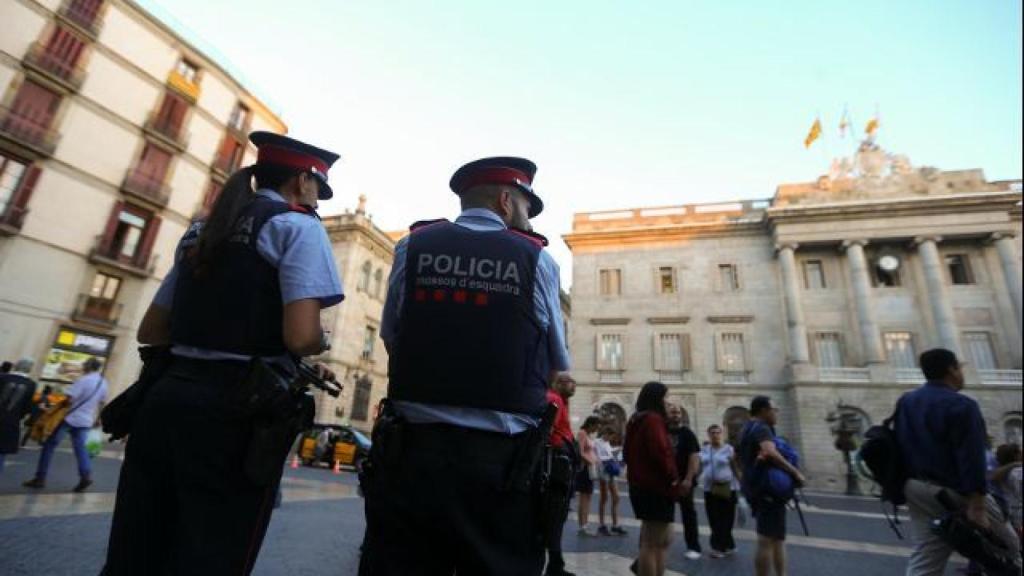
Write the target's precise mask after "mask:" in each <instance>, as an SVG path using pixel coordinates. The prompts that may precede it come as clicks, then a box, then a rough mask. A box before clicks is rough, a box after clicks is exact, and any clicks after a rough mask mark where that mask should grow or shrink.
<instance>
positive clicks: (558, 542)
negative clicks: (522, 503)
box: [544, 448, 575, 576]
mask: <svg viewBox="0 0 1024 576" xmlns="http://www.w3.org/2000/svg"><path fill="white" fill-rule="evenodd" d="M553 450H555V453H556V456H553V457H552V460H551V462H552V463H551V466H552V469H551V477H550V479H549V486H548V493H547V494H545V495H544V497H545V498H546V499H547V505H546V506H545V507H544V513H545V515H546V518H545V519H544V524H545V530H546V531H545V541H544V545H545V547H546V548H547V551H548V564H547V568H546V569H545V570H544V572H545V574H548V575H551V576H555V575H558V574H562V573H564V572H565V558H563V557H562V531H563V529H564V528H565V521H566V519H567V518H568V517H569V502H570V500H572V494H573V478H574V476H575V475H574V474H573V471H572V469H573V465H572V460H573V456H572V455H571V454H569V453H568V451H566V450H564V449H562V448H554V449H553Z"/></svg>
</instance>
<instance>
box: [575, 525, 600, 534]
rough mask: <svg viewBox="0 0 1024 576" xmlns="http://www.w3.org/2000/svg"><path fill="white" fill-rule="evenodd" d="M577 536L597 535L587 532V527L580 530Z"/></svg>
mask: <svg viewBox="0 0 1024 576" xmlns="http://www.w3.org/2000/svg"><path fill="white" fill-rule="evenodd" d="M576 535H577V536H595V534H594V533H593V532H591V531H590V530H587V527H586V526H581V527H580V529H579V530H577V531H576Z"/></svg>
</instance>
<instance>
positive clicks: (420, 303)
mask: <svg viewBox="0 0 1024 576" xmlns="http://www.w3.org/2000/svg"><path fill="white" fill-rule="evenodd" d="M542 248H543V243H542V241H541V240H539V239H538V238H535V237H531V236H530V235H529V234H527V233H524V232H519V231H515V230H495V231H474V230H470V229H468V228H465V227H463V226H459V225H457V224H453V223H451V222H448V221H446V220H441V221H435V222H429V223H424V224H422V225H414V226H413V228H412V233H411V234H410V236H409V243H408V251H407V253H406V257H405V300H404V302H403V305H402V306H403V308H402V317H401V321H400V322H399V326H398V331H397V334H396V338H395V341H394V343H393V344H392V350H391V351H390V352H391V353H390V354H389V357H388V369H389V380H390V382H389V389H388V395H389V396H390V397H391V398H392V399H394V400H402V401H410V402H420V403H425V404H442V405H448V406H463V407H470V408H482V409H488V410H496V411H500V412H513V413H518V414H529V415H536V414H539V413H540V412H541V411H542V410H543V407H544V402H545V392H546V390H547V379H548V373H549V371H550V361H549V358H548V348H547V333H546V331H545V330H543V329H542V328H541V325H540V322H539V321H538V319H537V312H536V309H535V307H534V301H533V293H534V285H535V284H534V277H535V275H536V270H537V259H538V258H539V257H540V251H541V249H542Z"/></svg>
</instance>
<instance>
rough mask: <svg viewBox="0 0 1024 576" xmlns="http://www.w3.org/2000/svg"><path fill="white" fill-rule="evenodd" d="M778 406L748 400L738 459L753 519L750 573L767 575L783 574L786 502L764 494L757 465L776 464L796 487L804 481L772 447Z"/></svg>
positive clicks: (762, 400) (758, 398)
mask: <svg viewBox="0 0 1024 576" xmlns="http://www.w3.org/2000/svg"><path fill="white" fill-rule="evenodd" d="M777 419H778V409H776V408H775V406H773V405H772V401H771V398H768V397H767V396H755V397H754V398H753V400H751V401H750V421H748V422H747V423H746V425H744V427H743V430H742V431H741V432H740V442H739V458H740V464H741V466H740V468H741V471H742V484H741V487H742V490H743V493H744V495H745V496H746V499H747V502H749V503H750V510H751V513H752V514H753V515H754V519H755V521H756V525H757V527H756V530H755V531H756V532H757V552H756V553H755V556H754V572H755V574H756V575H757V576H768V574H769V573H771V571H772V569H774V571H775V576H785V575H786V503H785V502H784V501H779V500H778V499H777V498H774V497H772V495H770V494H767V493H766V492H765V491H764V490H763V489H762V487H761V486H759V485H758V484H757V482H756V481H755V480H756V479H757V477H758V475H757V474H756V473H755V469H756V468H757V467H758V466H765V467H776V468H779V469H781V470H783V471H784V472H786V473H787V474H789V475H790V476H792V477H793V480H794V482H795V484H796V485H797V486H800V485H803V484H805V483H806V479H805V478H804V476H803V474H801V473H800V471H799V470H797V469H796V468H795V467H794V466H793V465H792V464H790V463H789V461H787V460H786V459H785V458H784V457H783V456H782V454H780V453H779V451H778V449H777V448H776V446H775V424H776V422H777Z"/></svg>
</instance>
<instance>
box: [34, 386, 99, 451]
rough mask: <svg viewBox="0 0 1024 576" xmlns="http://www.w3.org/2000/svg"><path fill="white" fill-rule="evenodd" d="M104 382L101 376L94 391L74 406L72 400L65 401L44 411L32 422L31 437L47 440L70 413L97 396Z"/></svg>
mask: <svg viewBox="0 0 1024 576" xmlns="http://www.w3.org/2000/svg"><path fill="white" fill-rule="evenodd" d="M103 382H105V380H104V378H103V377H102V376H100V381H99V382H97V383H96V386H94V387H93V389H92V392H90V393H89V395H88V396H86V397H85V400H82V401H81V402H78V403H77V404H75V405H74V406H72V405H71V403H70V402H66V401H65V402H61V403H60V404H57V405H56V406H53V407H51V408H49V409H48V410H46V411H45V412H43V413H42V414H41V415H40V416H39V419H38V420H36V421H35V422H34V423H33V424H32V431H31V432H30V433H29V437H30V438H32V439H33V440H35V441H36V442H39V443H40V444H42V443H44V442H46V440H47V439H49V438H50V436H51V435H52V434H53V432H54V431H55V430H56V429H57V427H58V426H60V423H61V422H63V421H64V419H65V418H67V416H68V414H70V413H71V412H74V411H75V410H77V409H78V408H79V407H81V406H82V405H84V404H85V403H87V402H88V401H89V400H92V397H93V396H95V395H96V393H97V392H99V391H100V388H102V387H103Z"/></svg>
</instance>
